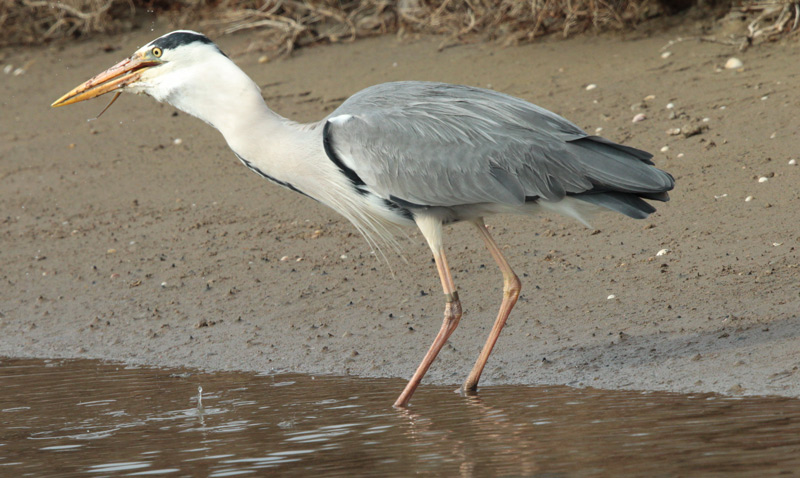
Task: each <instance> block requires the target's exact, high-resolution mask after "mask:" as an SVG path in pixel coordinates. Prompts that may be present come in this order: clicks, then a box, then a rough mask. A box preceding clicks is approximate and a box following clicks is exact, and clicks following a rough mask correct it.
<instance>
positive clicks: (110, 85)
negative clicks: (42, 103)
mask: <svg viewBox="0 0 800 478" xmlns="http://www.w3.org/2000/svg"><path fill="white" fill-rule="evenodd" d="M214 58H226V59H227V57H226V56H225V54H224V53H222V51H220V49H219V48H218V47H217V46H216V45H215V44H214V43H213V42H212V41H211V40H209V39H208V37H206V36H205V35H203V34H200V33H197V32H193V31H189V30H178V31H174V32H171V33H167V34H166V35H164V36H161V37H159V38H156V39H155V40H153V41H151V42H150V43H148V44H147V45H145V46H143V47H142V48H140V49H138V50H137V51H136V52H135V53H134V54H133V55H132V56H131V57H130V58H126V59H124V60H122V61H121V62H119V63H117V64H116V65H114V66H112V67H111V68H109V69H107V70H105V71H103V72H102V73H100V74H98V75H96V76H95V77H93V78H91V79H90V80H88V81H86V82H85V83H83V84H81V85H79V86H77V87H76V88H74V89H73V90H72V91H70V92H69V93H67V94H65V95H64V96H62V97H61V98H59V99H57V100H56V101H55V102H54V103H53V104H52V105H51V106H53V107H57V106H65V105H70V104H73V103H78V102H80V101H84V100H88V99H90V98H94V97H97V96H100V95H102V94H105V93H110V92H112V91H117V92H121V91H127V92H131V93H145V94H147V95H150V96H152V97H153V98H155V99H156V100H158V101H169V99H170V97H171V95H174V94H175V93H176V92H178V91H180V89H181V88H182V87H183V86H184V85H186V84H187V82H191V80H192V79H193V78H194V77H200V78H202V74H203V72H204V71H208V69H209V68H213V65H212V64H210V63H209V60H213V59H214Z"/></svg>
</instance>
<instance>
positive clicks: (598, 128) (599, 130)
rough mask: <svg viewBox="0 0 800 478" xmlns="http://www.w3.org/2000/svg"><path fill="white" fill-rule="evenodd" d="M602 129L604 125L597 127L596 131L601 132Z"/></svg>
mask: <svg viewBox="0 0 800 478" xmlns="http://www.w3.org/2000/svg"><path fill="white" fill-rule="evenodd" d="M601 131H603V127H602V126H598V127H597V128H595V129H594V132H595V133H598V134H600V132H601Z"/></svg>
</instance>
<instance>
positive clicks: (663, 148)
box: [661, 146, 669, 153]
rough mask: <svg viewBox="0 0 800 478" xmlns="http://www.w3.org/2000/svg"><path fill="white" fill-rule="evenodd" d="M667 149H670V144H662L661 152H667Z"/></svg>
mask: <svg viewBox="0 0 800 478" xmlns="http://www.w3.org/2000/svg"><path fill="white" fill-rule="evenodd" d="M667 151H669V146H662V147H661V152H662V153H666V152H667Z"/></svg>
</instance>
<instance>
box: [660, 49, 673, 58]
mask: <svg viewBox="0 0 800 478" xmlns="http://www.w3.org/2000/svg"><path fill="white" fill-rule="evenodd" d="M671 56H672V52H671V51H665V52H664V53H662V54H661V58H664V59H665V60H666V59H667V58H669V57H671Z"/></svg>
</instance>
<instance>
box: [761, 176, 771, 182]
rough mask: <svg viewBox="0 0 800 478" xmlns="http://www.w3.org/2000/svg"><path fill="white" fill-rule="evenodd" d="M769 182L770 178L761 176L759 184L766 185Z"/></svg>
mask: <svg viewBox="0 0 800 478" xmlns="http://www.w3.org/2000/svg"><path fill="white" fill-rule="evenodd" d="M767 181H769V178H768V177H766V176H761V177H760V178H758V182H760V183H765V182H767Z"/></svg>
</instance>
